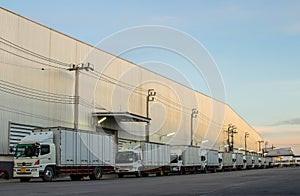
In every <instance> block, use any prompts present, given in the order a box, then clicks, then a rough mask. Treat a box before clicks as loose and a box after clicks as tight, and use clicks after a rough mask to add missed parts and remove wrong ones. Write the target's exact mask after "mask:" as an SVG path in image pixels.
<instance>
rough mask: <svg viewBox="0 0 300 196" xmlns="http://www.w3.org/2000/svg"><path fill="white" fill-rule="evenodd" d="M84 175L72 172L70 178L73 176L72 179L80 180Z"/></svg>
mask: <svg viewBox="0 0 300 196" xmlns="http://www.w3.org/2000/svg"><path fill="white" fill-rule="evenodd" d="M82 177H83V176H82V175H74V174H71V175H70V178H71V180H73V181H79V180H81V179H82Z"/></svg>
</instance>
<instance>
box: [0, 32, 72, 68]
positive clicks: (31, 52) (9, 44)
mask: <svg viewBox="0 0 300 196" xmlns="http://www.w3.org/2000/svg"><path fill="white" fill-rule="evenodd" d="M0 39H1V40H4V41H5V42H4V41H0V42H1V43H3V44H5V45H7V46H10V47H12V48H14V49H16V50H19V51H22V52H23V53H26V54H29V55H31V56H34V57H37V58H40V59H42V60H45V61H49V62H52V63H55V64H59V65H62V66H65V67H69V65H70V64H68V63H64V62H62V61H59V60H56V59H51V58H49V57H46V56H43V55H41V54H38V53H35V52H33V51H31V50H28V49H26V48H24V47H21V46H19V45H17V44H14V43H12V42H10V41H8V40H7V39H4V38H2V37H0Z"/></svg>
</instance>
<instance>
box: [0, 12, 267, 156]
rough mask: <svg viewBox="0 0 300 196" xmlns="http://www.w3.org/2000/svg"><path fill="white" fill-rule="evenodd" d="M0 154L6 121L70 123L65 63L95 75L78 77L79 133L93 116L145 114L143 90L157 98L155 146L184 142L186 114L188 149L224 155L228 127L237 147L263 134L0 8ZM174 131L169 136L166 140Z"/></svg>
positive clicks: (133, 129) (251, 144)
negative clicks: (209, 149)
mask: <svg viewBox="0 0 300 196" xmlns="http://www.w3.org/2000/svg"><path fill="white" fill-rule="evenodd" d="M0 25H1V27H3V28H1V29H0V37H1V40H0V41H1V42H0V66H1V72H0V97H1V101H0V134H1V137H0V140H1V141H0V142H1V144H0V154H3V153H5V154H6V153H8V137H9V136H8V133H9V131H8V123H9V122H13V123H20V124H28V125H36V126H41V127H48V126H64V127H72V126H73V113H74V101H75V100H74V89H75V88H74V86H75V84H74V81H75V73H74V72H71V71H67V68H68V67H69V65H70V64H79V63H85V62H89V63H91V64H93V65H94V71H89V72H86V71H84V70H82V71H81V72H80V74H79V95H80V100H79V102H80V106H79V128H80V129H85V130H95V125H96V122H97V121H96V119H94V118H93V117H92V113H93V112H97V111H99V110H100V109H103V108H105V109H106V110H108V111H113V112H119V111H129V112H132V113H135V114H138V115H142V116H146V96H147V93H148V92H147V91H148V89H154V90H155V91H156V93H157V95H156V96H155V101H153V102H150V117H151V118H152V121H151V128H150V133H151V134H152V135H151V137H150V139H151V141H154V142H167V143H172V144H189V143H190V134H191V112H192V108H197V109H198V111H199V114H198V116H197V117H196V118H194V119H193V132H194V137H193V140H194V144H195V145H198V144H201V141H204V140H208V142H206V143H203V144H202V145H204V146H205V147H212V148H214V149H219V150H223V149H224V145H226V139H227V138H226V133H225V132H224V131H225V130H226V129H227V126H228V124H230V123H231V124H234V125H235V126H236V127H237V128H238V134H236V135H235V146H236V147H244V134H245V132H249V134H250V136H249V138H248V139H247V142H248V148H249V149H252V150H254V151H257V150H258V141H260V140H262V138H261V136H260V135H259V134H258V133H257V132H256V131H255V130H254V129H253V128H252V127H250V126H249V125H248V124H247V123H246V122H245V121H244V120H243V119H242V118H241V117H240V116H238V115H237V114H236V113H235V112H234V111H233V110H232V109H231V108H230V107H228V106H227V105H225V104H223V103H221V102H218V101H216V100H213V99H211V98H210V97H207V96H205V95H203V94H201V93H198V92H195V91H193V90H192V89H190V88H187V87H185V86H183V85H180V84H178V83H176V82H174V81H172V80H169V79H167V78H165V77H162V76H160V75H158V74H155V73H153V72H151V71H148V70H146V69H144V68H141V67H139V66H137V65H134V64H132V63H130V62H128V61H126V60H123V59H120V58H116V57H114V56H112V55H110V54H108V53H106V52H103V51H101V50H99V49H94V48H93V47H92V46H89V45H87V44H85V43H82V42H80V41H78V40H75V39H73V38H70V37H68V36H66V35H63V34H61V33H58V32H56V31H54V30H52V29H49V28H47V27H45V26H42V25H40V24H37V23H35V22H32V21H30V20H28V19H25V18H23V17H21V16H18V15H16V14H14V13H11V12H8V11H6V10H4V9H0ZM126 128H127V129H128V130H127V131H125V132H120V133H119V136H120V137H121V138H128V139H136V138H137V136H138V135H141V134H143V133H144V125H143V124H131V125H130V124H127V125H126ZM171 132H175V133H176V134H175V135H173V136H172V137H164V135H166V134H168V133H171Z"/></svg>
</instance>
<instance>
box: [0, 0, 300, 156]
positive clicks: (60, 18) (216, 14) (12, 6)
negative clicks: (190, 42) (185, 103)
mask: <svg viewBox="0 0 300 196" xmlns="http://www.w3.org/2000/svg"><path fill="white" fill-rule="evenodd" d="M0 6H2V7H4V8H6V9H8V10H11V11H13V12H16V13H18V14H20V15H23V16H25V17H27V18H30V19H32V20H34V21H37V22H39V23H41V24H43V25H46V26H48V27H50V28H53V29H55V30H58V31H60V32H63V33H65V34H67V35H70V36H72V37H74V38H76V39H79V40H82V41H84V42H86V43H89V44H91V45H97V43H99V41H101V40H103V39H105V38H106V37H108V36H110V35H111V34H114V33H115V32H118V31H121V30H123V29H127V28H131V27H135V26H140V25H161V26H166V27H171V28H174V29H177V30H179V31H182V32H185V33H186V34H188V35H189V36H191V37H193V38H194V39H195V40H197V41H198V42H199V43H201V44H202V45H203V46H204V47H205V48H206V49H207V51H208V52H209V54H210V55H211V56H212V58H213V59H214V61H215V62H216V64H217V65H218V68H219V71H220V73H221V75H222V79H223V82H224V85H225V91H226V99H225V101H226V103H228V104H229V105H230V106H231V107H232V108H233V109H234V110H235V111H236V112H237V113H238V114H239V115H240V116H241V117H242V118H244V119H245V120H246V121H247V122H248V123H249V124H250V125H251V126H253V127H254V128H255V129H256V130H257V131H258V132H259V133H260V134H261V135H262V136H263V137H264V139H265V140H266V141H268V145H272V144H273V145H274V146H277V147H289V146H292V147H293V148H294V150H295V153H297V154H300V103H299V100H300V54H299V51H300V1H297V0H284V1H280V0H264V1H261V0H253V1H243V0H242V1H240V0H223V1H218V0H210V1H204V0H188V1H179V0H164V1H161V0H160V1H159V0H153V1H137V0H136V1H135V0H123V1H121V0H119V1H117V0H110V1H102V0H87V1H82V2H80V1H71V0H64V1H61V0H60V1H59V0H52V1H33V0H27V1H20V0H0ZM139 52H148V53H149V54H152V55H154V54H155V52H157V51H155V50H147V49H145V51H143V50H140V51H135V52H131V53H128V54H124V55H123V56H122V57H124V58H125V59H128V60H130V61H132V62H135V63H137V64H142V63H143V62H146V61H147V60H148V59H151V58H150V57H147V56H144V58H145V59H141V56H140V55H139ZM165 56H166V58H168V57H169V58H170V59H171V58H173V57H171V56H172V55H168V54H166V55H165ZM160 60H161V59H160ZM175 62H178V60H174V59H173V61H172V60H170V61H168V63H169V64H172V63H174V64H176V63H175ZM180 62H181V61H180ZM181 63H183V62H181ZM183 64H184V63H183ZM181 66H182V65H181ZM171 73H172V72H171ZM191 82H192V83H193V81H191ZM199 83H201V84H202V82H199ZM193 87H194V88H196V89H197V90H199V91H201V92H204V93H207V92H206V90H207V89H205V85H199V84H196V83H195V85H194V86H193ZM208 94H209V93H208Z"/></svg>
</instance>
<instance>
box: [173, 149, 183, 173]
mask: <svg viewBox="0 0 300 196" xmlns="http://www.w3.org/2000/svg"><path fill="white" fill-rule="evenodd" d="M170 159H171V172H172V173H178V174H181V173H182V166H183V161H182V152H181V149H175V150H173V149H172V150H171V155H170Z"/></svg>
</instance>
